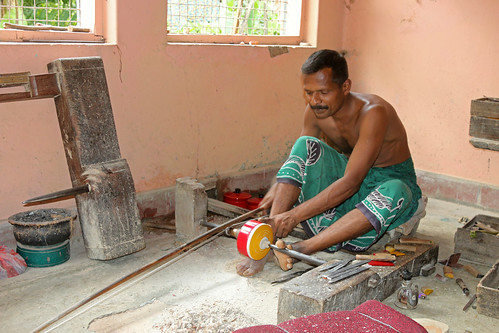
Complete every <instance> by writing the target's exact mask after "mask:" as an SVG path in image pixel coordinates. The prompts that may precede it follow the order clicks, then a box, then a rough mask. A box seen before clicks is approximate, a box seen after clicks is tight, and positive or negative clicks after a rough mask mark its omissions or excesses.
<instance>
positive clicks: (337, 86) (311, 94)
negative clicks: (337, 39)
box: [301, 50, 351, 119]
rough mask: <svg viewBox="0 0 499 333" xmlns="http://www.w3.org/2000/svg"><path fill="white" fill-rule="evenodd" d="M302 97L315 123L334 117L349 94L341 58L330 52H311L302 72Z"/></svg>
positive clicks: (347, 81) (346, 71)
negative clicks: (310, 110)
mask: <svg viewBox="0 0 499 333" xmlns="http://www.w3.org/2000/svg"><path fill="white" fill-rule="evenodd" d="M301 71H302V75H301V79H302V84H303V97H304V99H305V101H306V102H307V104H308V105H309V106H310V108H311V109H312V110H313V112H314V114H315V116H316V117H317V118H318V119H325V118H328V117H330V116H333V115H335V114H336V113H337V112H338V111H339V110H340V109H341V108H342V106H343V105H344V102H345V100H346V99H347V97H348V95H349V94H350V87H351V81H350V79H349V78H348V68H347V62H346V61H345V58H344V57H343V56H342V55H340V54H339V53H338V52H336V51H333V50H320V51H317V52H314V53H313V54H312V55H311V56H310V57H309V58H308V59H307V61H305V63H304V64H303V66H302V68H301Z"/></svg>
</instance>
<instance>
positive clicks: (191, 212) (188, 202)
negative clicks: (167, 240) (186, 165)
mask: <svg viewBox="0 0 499 333" xmlns="http://www.w3.org/2000/svg"><path fill="white" fill-rule="evenodd" d="M207 211H208V196H207V195H206V192H205V187H204V185H203V184H201V183H198V182H197V181H196V180H195V179H193V178H191V177H184V178H178V179H177V183H176V187H175V227H176V231H177V233H176V236H177V242H180V243H184V242H186V241H188V240H191V239H193V238H195V237H197V236H199V235H201V234H202V233H203V232H205V231H206V230H207V229H206V227H203V226H202V225H201V223H202V222H206V216H207Z"/></svg>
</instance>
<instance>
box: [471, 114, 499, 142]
mask: <svg viewBox="0 0 499 333" xmlns="http://www.w3.org/2000/svg"><path fill="white" fill-rule="evenodd" d="M470 136H473V137H476V138H481V139H489V140H499V119H492V118H484V117H477V116H471V118H470Z"/></svg>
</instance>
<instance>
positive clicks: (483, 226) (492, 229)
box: [475, 222, 499, 234]
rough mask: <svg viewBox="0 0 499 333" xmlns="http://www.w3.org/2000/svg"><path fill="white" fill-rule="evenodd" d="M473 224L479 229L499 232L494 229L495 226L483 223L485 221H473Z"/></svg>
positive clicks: (494, 232)
mask: <svg viewBox="0 0 499 333" xmlns="http://www.w3.org/2000/svg"><path fill="white" fill-rule="evenodd" d="M475 225H476V226H477V227H479V228H480V229H483V230H485V231H488V232H491V233H493V234H497V233H499V230H497V229H495V228H493V227H491V226H490V225H488V224H485V223H482V222H477V223H475Z"/></svg>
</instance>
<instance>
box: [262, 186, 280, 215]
mask: <svg viewBox="0 0 499 333" xmlns="http://www.w3.org/2000/svg"><path fill="white" fill-rule="evenodd" d="M276 185H277V183H275V184H274V185H272V186H271V187H270V189H269V191H268V192H267V194H265V196H264V197H263V199H262V201H260V205H259V206H258V207H262V208H264V209H265V210H266V211H267V212H268V210H269V209H270V207H271V206H272V203H273V202H274V198H275V192H276Z"/></svg>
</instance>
